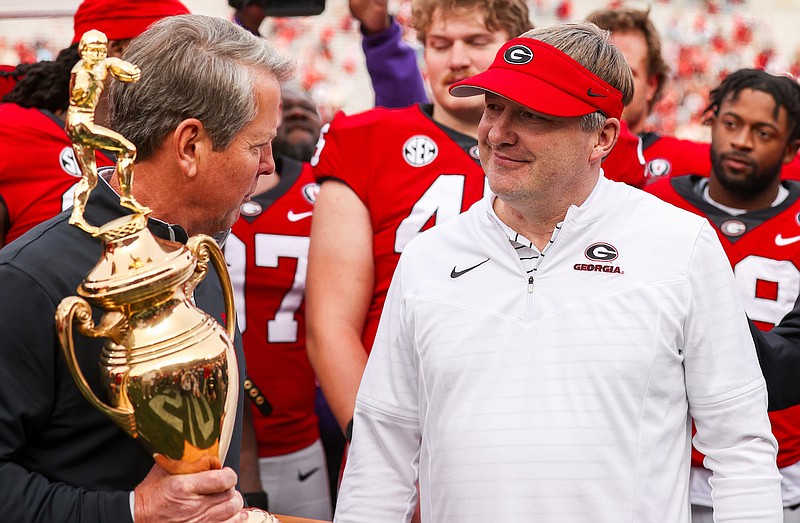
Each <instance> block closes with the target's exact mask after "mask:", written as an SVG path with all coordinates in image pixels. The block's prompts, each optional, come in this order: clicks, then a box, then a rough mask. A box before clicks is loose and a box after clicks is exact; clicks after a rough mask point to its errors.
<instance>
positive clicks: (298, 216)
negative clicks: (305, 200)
mask: <svg viewBox="0 0 800 523" xmlns="http://www.w3.org/2000/svg"><path fill="white" fill-rule="evenodd" d="M313 212H314V211H308V212H301V213H295V212H294V211H289V213H288V214H287V215H286V218H288V219H289V221H290V222H299V221H300V220H302V219H303V218H310V217H311V215H312V214H313Z"/></svg>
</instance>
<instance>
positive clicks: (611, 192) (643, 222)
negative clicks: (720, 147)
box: [335, 22, 782, 523]
mask: <svg viewBox="0 0 800 523" xmlns="http://www.w3.org/2000/svg"><path fill="white" fill-rule="evenodd" d="M632 85H633V81H632V78H631V73H630V69H629V68H628V66H627V64H626V62H625V60H624V58H623V56H622V55H621V54H620V52H619V51H618V50H617V49H616V48H614V47H613V46H612V45H611V44H609V43H608V41H607V33H605V32H603V31H601V30H599V29H598V28H597V27H596V26H594V25H592V24H589V23H586V22H581V23H575V24H563V25H558V26H551V27H547V28H543V29H537V30H533V31H529V32H527V33H525V34H524V35H523V36H522V37H520V38H515V39H513V40H511V41H509V42H508V43H506V44H505V45H504V46H503V47H502V48H501V49H500V51H499V52H498V54H497V57H496V58H495V61H494V63H493V64H492V66H491V67H490V68H489V69H488V70H487V71H486V72H484V73H481V74H478V75H476V76H473V77H471V78H467V79H465V80H463V81H461V82H458V83H456V84H454V85H453V86H452V87H451V89H450V92H451V94H453V95H454V96H472V95H478V94H480V95H484V96H485V99H486V109H485V111H484V114H483V118H482V119H481V123H480V126H479V128H478V142H479V147H480V156H481V164H482V165H483V168H484V169H485V171H486V175H487V177H488V181H489V184H490V187H491V190H492V193H493V194H491V195H489V196H487V197H486V198H484V199H483V200H481V201H479V202H478V203H476V204H475V205H474V206H473V207H472V208H471V209H470V210H469V211H467V212H466V213H464V214H462V215H461V216H459V217H458V218H454V219H453V220H451V221H449V222H447V223H445V224H442V225H441V226H439V227H435V228H433V229H431V230H430V231H428V232H425V233H423V234H421V235H420V236H418V237H417V238H416V239H414V240H412V241H411V242H410V243H409V244H408V246H407V247H406V249H405V251H404V252H403V254H402V256H401V258H400V263H399V265H398V267H397V271H396V272H395V274H394V279H393V281H392V285H391V288H390V290H389V295H388V297H387V299H386V306H385V308H384V310H383V316H382V318H381V323H380V327H379V328H378V333H377V337H376V340H375V345H374V347H373V350H372V355H371V356H370V359H369V360H368V363H367V368H366V371H365V373H364V377H363V379H362V382H361V387H360V389H359V393H358V398H357V401H356V409H355V418H354V422H353V440H352V446H351V449H350V456H349V462H348V466H347V469H346V471H345V475H344V479H343V483H342V487H341V493H340V496H339V501H338V505H337V513H336V519H335V521H337V522H340V523H344V522H374V521H381V522H405V521H409V518H410V516H411V514H412V513H413V511H414V507H415V505H416V503H417V494H416V490H415V483H416V482H417V481H418V482H419V493H420V494H419V496H420V513H421V516H422V521H423V522H434V521H435V522H458V523H471V522H475V523H477V522H485V521H503V522H517V521H535V522H537V523H562V522H569V523H580V522H587V523H588V522H591V523H598V522H608V523H617V522H620V521H632V522H636V523H648V522H653V523H663V522H665V521H668V522H670V523H688V522H689V521H690V511H689V499H688V482H689V454H690V450H691V445H690V441H689V437H690V416H691V417H693V418H694V420H695V422H696V424H697V435H696V437H695V439H694V443H695V445H696V446H697V447H698V448H700V449H701V450H702V451H703V452H704V453H705V454H706V456H707V458H706V466H708V467H709V468H710V469H712V470H713V471H714V476H713V477H712V479H711V485H712V487H713V496H714V505H715V511H716V513H715V518H716V521H717V522H722V521H734V520H735V521H748V522H776V523H777V522H779V521H781V520H782V519H781V518H782V512H781V497H780V481H781V478H780V475H779V474H778V471H777V468H776V465H775V454H776V443H775V439H774V438H773V436H772V434H771V432H770V426H769V421H768V419H767V413H766V405H767V397H766V389H765V385H764V380H763V377H762V375H761V371H760V370H759V367H758V361H757V358H756V353H755V350H754V348H753V343H752V341H751V340H752V338H751V336H750V333H749V330H748V326H747V322H746V319H745V314H744V310H743V308H742V305H741V303H740V302H739V298H738V295H737V292H736V287H735V284H734V279H733V276H732V273H731V271H730V270H729V268H728V267H729V265H728V264H727V261H726V258H725V254H724V252H723V250H722V248H721V246H720V244H719V241H718V239H717V236H716V234H715V233H714V231H713V229H712V228H711V227H710V226H709V225H708V223H707V222H705V221H704V220H702V219H698V217H696V216H693V215H691V214H689V213H686V212H684V211H681V210H679V209H677V208H675V207H671V206H669V205H664V204H663V203H662V202H660V201H658V200H655V199H654V198H651V197H649V195H647V194H645V193H643V192H641V191H638V190H636V189H633V188H631V187H629V186H627V185H624V184H620V183H616V182H612V181H609V180H607V179H606V178H604V176H603V174H602V171H601V169H600V162H601V160H602V159H603V157H605V156H606V155H607V154H608V153H609V152H610V151H611V149H612V148H613V147H614V144H615V142H616V141H617V136H618V133H619V128H620V124H619V117H620V114H621V112H622V109H623V106H624V105H625V104H626V103H627V102H629V101H630V99H631V96H632V92H633V87H632ZM709 326H713V328H709ZM731 351H733V352H735V354H736V356H735V357H732V356H731Z"/></svg>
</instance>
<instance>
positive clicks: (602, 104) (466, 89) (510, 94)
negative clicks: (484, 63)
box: [450, 38, 623, 118]
mask: <svg viewBox="0 0 800 523" xmlns="http://www.w3.org/2000/svg"><path fill="white" fill-rule="evenodd" d="M486 92H490V93H494V94H497V95H500V96H502V97H503V98H508V99H509V100H511V101H512V102H516V103H518V104H520V105H524V106H525V107H527V108H529V109H533V110H534V111H536V112H539V113H542V114H548V115H551V116H565V117H570V116H583V115H585V114H590V113H593V112H595V111H602V112H603V114H604V115H606V117H609V118H619V117H620V116H621V115H622V108H623V104H622V93H621V92H619V91H618V90H617V89H615V88H613V87H611V86H610V85H609V84H608V83H606V82H605V81H604V80H603V79H601V78H600V77H599V76H597V75H595V74H594V73H592V72H590V71H589V70H588V69H586V68H585V67H583V66H582V65H581V64H579V63H578V62H576V61H575V60H574V59H573V58H572V57H570V56H569V55H567V54H565V53H564V52H562V51H560V50H558V49H556V48H555V47H553V46H552V45H550V44H546V43H544V42H542V41H539V40H534V39H533V38H514V39H513V40H509V41H508V42H506V44H505V45H503V47H501V48H500V50H499V51H498V52H497V56H496V57H495V59H494V62H492V65H491V66H489V69H487V70H486V71H484V72H482V73H479V74H476V75H475V76H473V77H470V78H466V79H464V80H461V81H460V82H456V83H454V84H453V85H452V86H450V94H452V95H453V96H459V97H465V96H475V95H478V94H485V93H486Z"/></svg>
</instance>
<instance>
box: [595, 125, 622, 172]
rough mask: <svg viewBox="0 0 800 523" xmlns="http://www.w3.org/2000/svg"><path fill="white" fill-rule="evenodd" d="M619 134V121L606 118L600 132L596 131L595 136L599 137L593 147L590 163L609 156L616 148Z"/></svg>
mask: <svg viewBox="0 0 800 523" xmlns="http://www.w3.org/2000/svg"><path fill="white" fill-rule="evenodd" d="M619 132H620V123H619V120H618V119H617V118H606V121H605V123H604V124H603V127H601V128H600V130H599V131H596V134H595V136H596V137H597V141H596V142H595V145H594V147H592V152H591V154H590V155H589V163H592V162H596V161H597V160H602V159H603V158H605V157H606V156H608V154H609V153H610V152H611V149H613V148H614V144H616V143H617V138H619Z"/></svg>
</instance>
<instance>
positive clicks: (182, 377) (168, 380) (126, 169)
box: [56, 31, 239, 474]
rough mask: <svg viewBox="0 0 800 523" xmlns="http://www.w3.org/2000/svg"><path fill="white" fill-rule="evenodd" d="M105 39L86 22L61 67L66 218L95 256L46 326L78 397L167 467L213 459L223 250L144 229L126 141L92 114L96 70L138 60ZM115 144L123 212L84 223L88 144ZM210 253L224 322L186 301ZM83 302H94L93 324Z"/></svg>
mask: <svg viewBox="0 0 800 523" xmlns="http://www.w3.org/2000/svg"><path fill="white" fill-rule="evenodd" d="M106 47H107V39H106V37H105V35H104V34H103V33H100V32H99V31H89V32H87V33H85V34H84V35H83V38H82V39H81V42H80V44H79V51H80V53H81V56H82V60H81V61H79V62H78V64H77V65H76V66H75V67H74V68H73V70H72V81H71V83H70V93H71V101H70V108H69V111H68V113H67V123H66V129H67V133H68V134H69V135H70V137H71V138H72V140H73V142H74V145H73V147H74V149H75V153H76V156H77V158H78V161H79V163H80V166H81V170H82V178H81V182H80V183H79V184H78V186H77V188H76V196H75V207H74V210H73V213H72V216H71V219H70V223H71V224H73V225H75V226H77V227H80V228H81V229H83V230H84V231H86V232H87V233H89V234H91V235H92V236H94V237H96V238H98V239H99V240H100V241H101V242H102V244H103V255H102V257H101V259H100V260H99V261H98V263H97V265H96V266H95V267H94V268H93V269H92V270H91V271H90V272H89V274H88V275H87V276H86V278H85V279H84V280H83V282H82V283H81V284H80V286H79V287H78V289H77V293H78V295H79V296H71V297H68V298H65V299H64V300H62V302H61V304H60V305H59V307H58V309H57V311H56V328H57V331H58V337H59V341H60V343H61V348H62V350H63V352H64V355H65V357H66V360H67V363H68V365H69V368H70V371H71V373H72V376H73V378H74V379H75V382H76V384H77V386H78V388H79V389H80V391H81V393H83V395H84V397H85V398H86V399H87V400H88V401H89V403H91V404H92V405H93V406H95V407H96V408H97V409H99V410H100V411H101V412H103V413H104V414H106V415H107V416H108V417H109V418H111V419H112V420H113V421H114V422H115V423H116V424H117V425H119V426H120V427H122V429H123V430H125V432H127V433H128V434H129V435H131V436H132V437H133V438H136V439H137V440H139V441H140V442H141V443H142V444H143V445H144V446H145V447H146V448H147V449H148V450H149V451H150V452H151V453H152V454H153V456H154V459H155V461H156V462H158V463H159V464H160V465H161V466H163V467H164V468H165V469H166V470H167V471H169V472H170V473H173V474H180V473H190V472H198V471H202V470H208V469H211V468H220V467H221V466H222V463H223V462H224V461H225V455H226V454H227V451H228V447H229V445H230V441H231V437H232V434H233V425H234V421H235V414H236V407H237V403H238V396H239V375H238V366H237V360H236V354H235V352H234V348H233V343H232V342H231V340H232V339H233V335H234V329H235V321H236V319H235V318H236V316H235V311H234V301H233V291H232V288H231V282H230V278H229V276H228V271H227V267H226V264H225V260H224V258H223V256H222V253H221V251H220V249H219V247H218V246H217V244H216V242H215V241H214V240H213V239H212V238H210V237H209V236H205V235H197V236H192V237H191V238H189V241H188V242H187V244H186V245H182V244H180V243H176V242H170V241H166V240H162V239H160V238H157V237H155V236H154V235H153V234H151V233H150V231H149V230H148V229H147V215H148V214H149V212H150V210H149V209H147V208H146V207H143V206H141V205H139V204H138V203H137V202H136V200H135V199H134V198H133V197H132V195H131V184H132V180H133V159H134V158H135V156H136V148H135V147H134V145H133V144H132V143H131V142H129V141H128V140H126V139H125V138H124V137H122V136H121V135H119V134H117V133H115V132H114V131H111V130H110V129H106V128H103V127H100V126H98V125H96V124H95V123H94V109H95V106H96V103H97V99H98V97H99V93H100V92H101V91H102V86H103V81H104V80H105V78H106V74H107V72H110V73H111V75H112V76H113V77H115V78H118V79H121V80H123V81H130V82H135V81H137V80H138V79H139V74H140V73H139V68H138V67H136V66H135V65H133V64H130V63H128V62H124V61H122V60H120V59H117V58H106V51H107V49H106ZM96 149H108V150H112V151H114V152H116V153H117V158H118V161H117V167H116V175H117V176H118V178H119V181H120V186H121V188H122V191H121V192H122V195H121V198H120V204H121V205H122V206H125V207H127V208H129V209H131V210H133V211H134V214H130V215H127V216H124V217H121V218H117V219H115V220H113V221H111V222H109V223H107V224H105V225H102V226H99V227H97V226H93V225H90V224H88V223H87V222H86V221H85V219H84V217H83V212H84V207H85V205H86V201H87V199H88V196H89V193H90V192H91V190H92V189H93V188H94V186H95V184H96V183H97V170H96V165H95V156H94V155H95V150H96ZM209 262H211V264H212V265H213V267H214V268H215V269H216V272H217V275H218V277H219V279H220V282H221V285H222V290H223V297H224V301H225V309H226V315H227V317H226V327H222V326H221V325H220V324H219V323H218V322H217V321H216V320H214V319H213V318H212V317H211V316H209V315H207V314H206V313H205V312H203V311H201V310H200V309H198V308H197V307H195V306H194V305H193V303H192V299H191V296H192V291H193V289H194V288H195V287H196V286H197V284H198V283H200V281H201V280H202V279H203V278H204V277H205V275H206V273H207V271H208V263H209ZM92 307H96V308H97V309H101V310H102V312H103V315H102V318H101V319H100V320H99V321H98V322H97V323H95V321H94V320H93V316H92V312H93V310H92ZM73 329H74V330H77V331H78V333H80V334H81V335H83V336H86V337H102V338H105V340H106V341H105V346H104V348H103V351H102V353H101V356H100V370H101V381H102V382H103V384H104V386H105V389H106V392H107V394H108V400H109V403H110V404H106V403H104V402H103V401H101V400H100V399H99V398H98V397H97V396H96V395H95V393H94V392H93V391H92V390H91V389H90V387H89V385H88V383H87V382H86V379H85V377H84V375H83V373H82V371H81V369H80V368H79V367H78V365H77V362H76V359H75V345H74V341H73Z"/></svg>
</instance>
